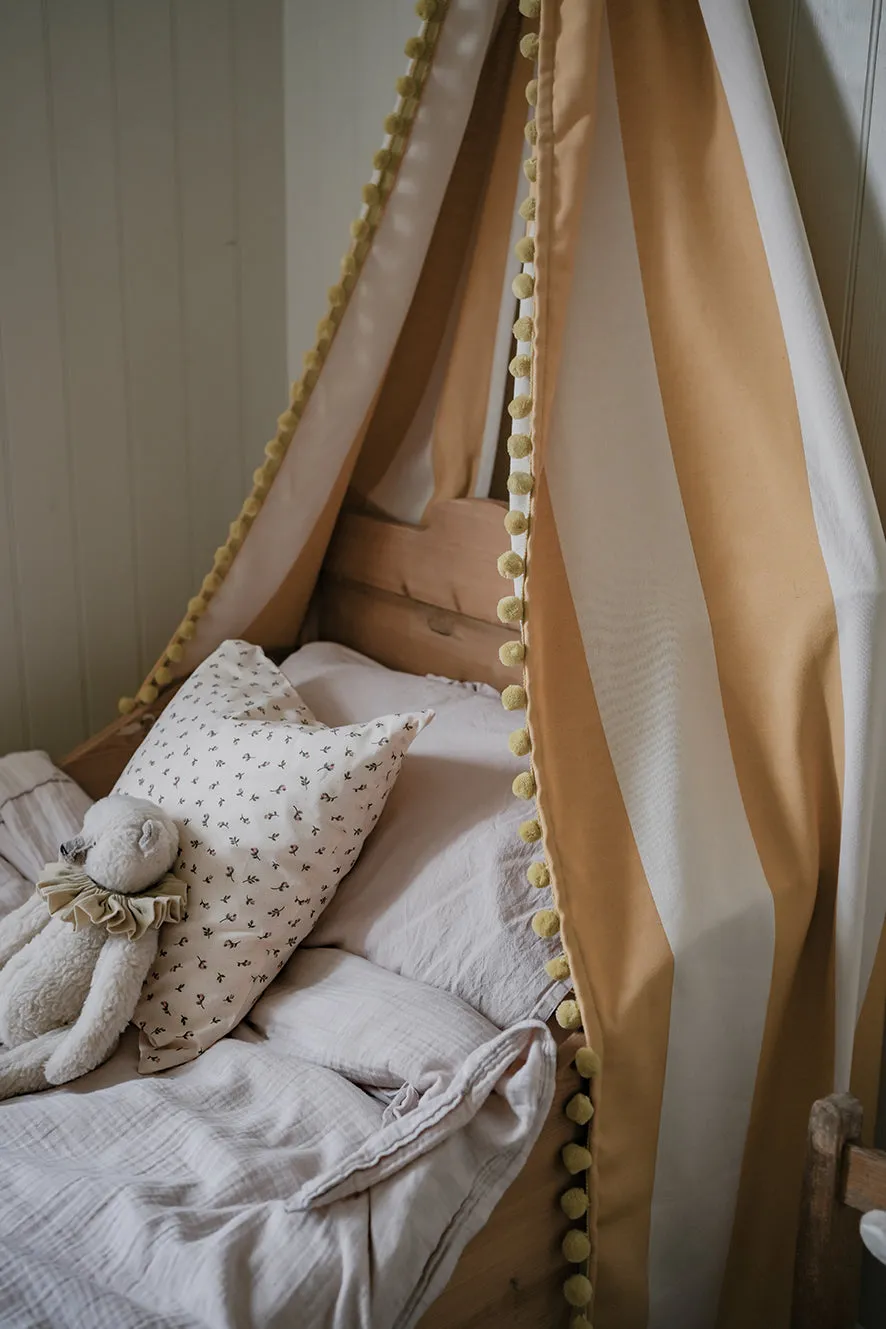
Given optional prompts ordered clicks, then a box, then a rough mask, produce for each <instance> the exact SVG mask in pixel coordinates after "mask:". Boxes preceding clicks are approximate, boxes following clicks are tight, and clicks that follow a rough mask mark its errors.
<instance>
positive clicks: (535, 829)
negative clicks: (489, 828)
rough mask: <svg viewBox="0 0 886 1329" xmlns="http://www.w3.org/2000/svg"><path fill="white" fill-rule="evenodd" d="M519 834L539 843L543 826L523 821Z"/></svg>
mask: <svg viewBox="0 0 886 1329" xmlns="http://www.w3.org/2000/svg"><path fill="white" fill-rule="evenodd" d="M517 834H518V835H519V836H520V839H521V840H525V841H526V843H527V844H537V843H538V841H539V840H540V839H541V826H540V824H539V823H538V822H537V821H535V820H533V821H523V822H521V823H520V827H519V829H518V831H517ZM561 1005H562V1003H561Z"/></svg>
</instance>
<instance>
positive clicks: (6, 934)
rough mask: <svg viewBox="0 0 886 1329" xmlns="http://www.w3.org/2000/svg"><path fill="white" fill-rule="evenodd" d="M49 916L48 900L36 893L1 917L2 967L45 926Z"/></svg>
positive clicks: (0, 952) (0, 964)
mask: <svg viewBox="0 0 886 1329" xmlns="http://www.w3.org/2000/svg"><path fill="white" fill-rule="evenodd" d="M49 918H50V914H49V910H48V909H47V908H46V901H45V900H44V899H42V898H41V896H39V895H36V894H35V895H31V896H29V897H28V899H27V900H25V902H24V904H20V905H19V907H18V909H13V911H12V913H11V914H7V915H6V917H5V918H2V919H0V969H2V968H3V966H4V965H5V964H6V963H7V961H9V960H11V959H12V957H13V956H14V955H15V954H16V952H18V951H20V950H22V949H23V947H25V946H27V944H28V942H29V941H31V940H32V939H33V938H34V937H36V935H37V933H38V932H40V931H41V930H42V929H43V928H45V926H46V924H47V923H48V922H49Z"/></svg>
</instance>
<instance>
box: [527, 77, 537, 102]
mask: <svg viewBox="0 0 886 1329" xmlns="http://www.w3.org/2000/svg"><path fill="white" fill-rule="evenodd" d="M526 100H527V101H528V102H529V105H530V106H537V105H538V79H537V78H531V79H530V80H529V82H528V83H527V84H526Z"/></svg>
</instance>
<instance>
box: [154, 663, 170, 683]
mask: <svg viewBox="0 0 886 1329" xmlns="http://www.w3.org/2000/svg"><path fill="white" fill-rule="evenodd" d="M154 682H155V683H156V684H157V686H158V687H161V688H165V687H166V684H167V683H171V682H172V670H171V669H167V667H166V665H161V666H160V668H159V669H155V670H154Z"/></svg>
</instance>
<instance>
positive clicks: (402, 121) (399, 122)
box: [363, 111, 406, 203]
mask: <svg viewBox="0 0 886 1329" xmlns="http://www.w3.org/2000/svg"><path fill="white" fill-rule="evenodd" d="M405 129H406V117H405V116H404V115H400V114H399V113H398V112H397V111H392V112H391V114H390V115H386V116H385V133H386V134H390V135H391V138H393V137H394V136H395V135H396V134H401V135H402V134H403V132H404V131H405ZM363 199H364V202H366V203H368V202H369V199H368V198H366V195H365V193H364V195H363Z"/></svg>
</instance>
